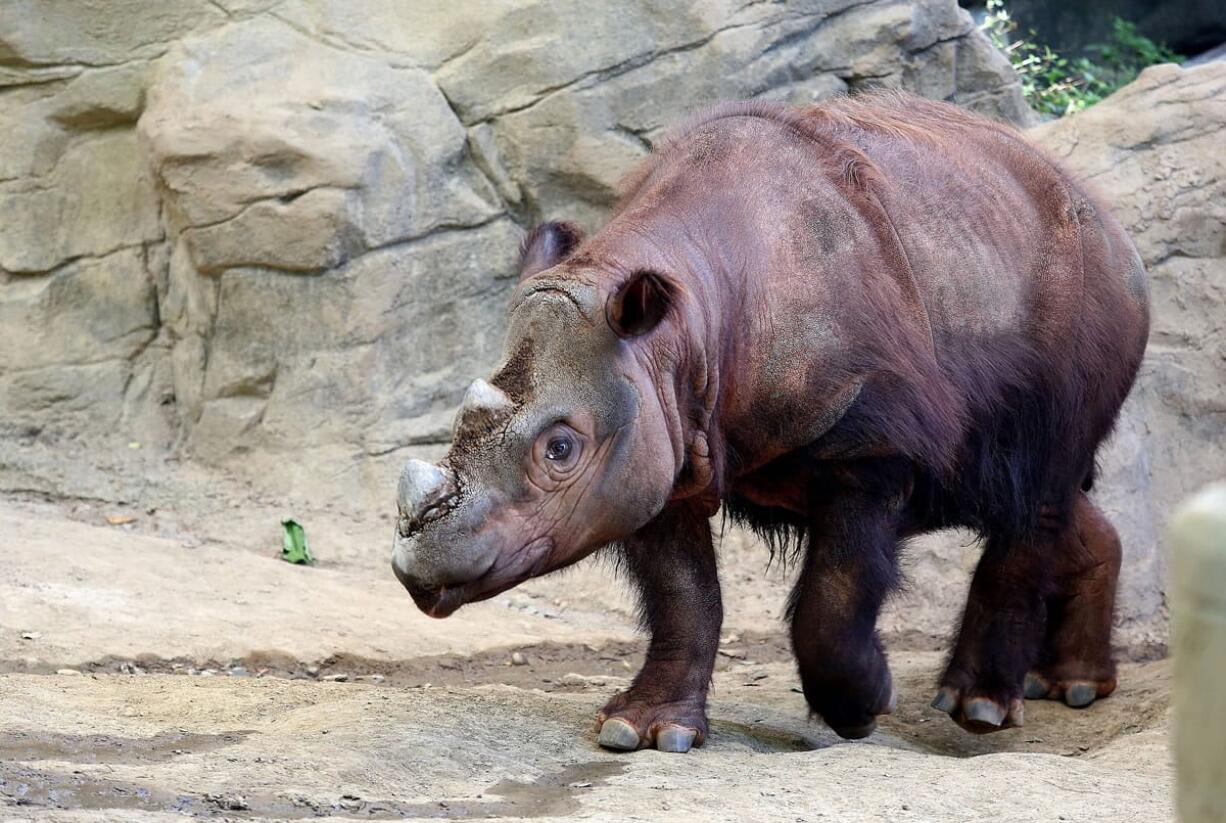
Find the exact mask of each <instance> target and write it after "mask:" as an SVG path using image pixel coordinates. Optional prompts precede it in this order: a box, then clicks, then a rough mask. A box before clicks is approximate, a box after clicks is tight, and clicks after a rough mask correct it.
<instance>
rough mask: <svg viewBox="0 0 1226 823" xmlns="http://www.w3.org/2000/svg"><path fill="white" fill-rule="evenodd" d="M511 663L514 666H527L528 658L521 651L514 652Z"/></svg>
mask: <svg viewBox="0 0 1226 823" xmlns="http://www.w3.org/2000/svg"><path fill="white" fill-rule="evenodd" d="M511 665H512V666H527V665H528V658H526V657H524V656H523V655H522V654H520V653H519V652H514V653H513V654H512V655H511Z"/></svg>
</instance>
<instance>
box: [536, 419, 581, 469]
mask: <svg viewBox="0 0 1226 823" xmlns="http://www.w3.org/2000/svg"><path fill="white" fill-rule="evenodd" d="M536 442H537V446H536V448H537V449H538V451H537V452H536V454H537V456H538V459H541V458H543V459H544V463H545V465H547V466H548V467H549V468H550V470H552V471H554V472H555V473H556V472H569V471H570V470H571V469H573V468H574V467H575V465H576V464H578V462H579V455H580V453H581V452H582V451H583V442H582V440H581V438H580V437H579V435H578V434H576V433H575V431H574V430H573V429H571V427H570V426H568V425H566V424H565V423H557V424H555V425H553V426H550V427H549V428H548V429H546V430H545V432H543V433H542V434H541V436H540V439H539V440H537V441H536Z"/></svg>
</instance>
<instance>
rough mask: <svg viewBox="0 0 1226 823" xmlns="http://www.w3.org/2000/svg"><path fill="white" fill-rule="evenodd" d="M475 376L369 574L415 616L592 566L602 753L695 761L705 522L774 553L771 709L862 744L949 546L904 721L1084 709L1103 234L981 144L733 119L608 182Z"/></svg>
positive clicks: (1093, 210)
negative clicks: (902, 575) (786, 589)
mask: <svg viewBox="0 0 1226 823" xmlns="http://www.w3.org/2000/svg"><path fill="white" fill-rule="evenodd" d="M523 260H524V264H523V273H522V276H521V281H520V284H519V287H518V289H517V291H516V293H515V296H514V298H513V302H512V306H511V314H510V329H509V333H508V337H507V344H506V357H505V360H504V362H503V364H502V365H501V366H500V368H499V369H498V371H497V372H496V374H495V375H493V377H492V378H491V380H490V382H488V383H487V382H485V381H477V382H476V383H475V384H474V385H473V387H472V388H471V389H470V390H469V392H468V394H467V396H466V397H465V400H464V404H463V408H462V409H461V412H460V415H459V417H458V419H457V422H456V431H455V440H454V444H453V446H452V448H451V451H450V452H449V453H448V455H447V457H446V458H445V459H444V460H443V461H442V463H441V464H440V465H438V466H432V465H430V464H427V463H423V462H420V461H411V462H410V463H409V465H408V466H407V467H406V468H405V471H404V475H403V477H402V479H401V485H400V495H399V506H400V517H399V521H398V524H397V536H396V545H395V551H394V561H393V565H394V568H395V571H396V574H397V576H398V577H399V579H400V580H401V581H402V582H403V583H404V585H405V586H406V587H407V588H408V590H409V592H410V593H411V594H412V596H413V598H414V600H415V601H416V602H417V604H418V605H419V606H420V607H421V608H422V609H423V610H424V611H426V612H427V613H429V614H432V615H435V616H439V617H442V616H446V615H448V614H450V613H451V612H453V611H454V610H455V609H457V608H459V607H460V606H461V605H463V604H464V603H467V602H471V601H474V600H480V599H484V598H487V597H491V596H493V595H495V594H497V593H499V592H501V591H505V590H506V589H508V588H510V587H511V586H514V585H516V584H517V583H520V582H522V581H523V580H526V579H528V578H530V577H533V576H536V575H540V574H545V573H547V572H549V571H552V570H555V569H558V568H561V567H563V566H566V565H568V564H570V563H573V562H575V561H577V560H578V559H580V558H582V557H584V556H587V555H588V554H590V553H592V552H593V551H595V550H597V549H598V548H600V547H602V546H605V545H608V544H610V543H616V544H617V546H618V547H619V551H621V552H622V553H623V559H624V566H625V568H626V569H627V570H628V572H629V574H630V576H631V577H632V578H633V580H634V582H635V583H636V585H637V588H638V590H639V592H640V595H641V602H642V610H643V617H644V622H645V624H646V626H647V628H648V629H649V630H650V632H651V643H650V647H649V651H648V654H647V661H646V664H645V665H644V667H643V669H642V671H641V672H640V673H639V674H638V676H637V677H636V678H635V680H634V683H633V685H632V686H631V687H630V688H629V689H628V690H627V691H625V692H623V693H621V694H618V695H617V696H615V697H614V698H613V699H612V700H611V701H610V702H609V703H608V705H606V706H605V708H604V709H603V710H602V711H601V712H600V714H599V721H600V723H601V732H600V742H601V744H602V745H605V746H607V747H610V748H616V749H634V748H640V747H644V746H655V747H656V748H659V749H665V750H670V751H684V750H687V749H689V748H690V747H691V746H692V745H700V744H701V743H702V741H703V738H704V736H705V735H706V733H707V720H706V694H707V686H708V683H709V681H710V678H711V672H712V667H713V665H714V659H715V654H716V648H717V645H718V640H719V630H720V623H721V620H722V608H721V604H720V590H719V579H718V575H717V571H716V559H715V552H714V548H713V544H712V536H711V528H710V524H709V518H710V517H711V515H713V514H714V513H715V512H716V511H717V510H718V509H719V508H720V506H724V507H725V510H726V511H727V512H729V513H730V514H731V515H732V516H733V517H734V518H736V519H738V520H741V521H743V522H745V523H747V524H748V525H750V526H751V527H753V528H754V529H756V530H757V531H758V532H759V533H761V534H762V535H764V536H765V537H766V539H767V540H768V541H770V542H771V544H772V546H777V547H781V548H783V549H784V550H789V549H790V550H792V551H796V552H799V553H800V555H801V561H800V563H801V565H800V573H799V578H798V581H797V583H796V586H795V588H794V589H793V591H792V593H791V598H790V600H789V605H788V616H789V619H790V622H791V631H792V640H793V646H794V648H795V652H796V658H797V661H798V664H799V669H800V679H801V683H802V685H803V688H804V694H805V698H806V700H807V701H808V703H809V705H810V706H811V707H812V709H813V711H815V712H816V713H818V714H820V715H821V716H822V718H823V719H824V720H825V721H826V722H827V723H828V724H829V725H830V726H831V727H832V728H834V729H835V730H836V731H837V732H838V733H839V734H841V735H843V736H845V737H862V736H865V735H867V734H869V733H870V732H871V731H872V730H873V728H874V726H875V723H876V717H877V716H878V715H880V714H883V713H887V712H889V711H891V709H892V707H893V705H894V699H895V698H894V691H893V686H892V682H891V678H890V673H889V669H888V667H887V664H886V658H885V654H884V653H883V650H882V647H881V643H880V640H879V639H878V637H877V633H876V629H875V623H876V620H877V616H878V612H879V610H880V608H881V604H882V602H883V600H884V598H885V597H886V596H887V595H888V594H889V592H890V591H891V590H892V589H894V588H895V587H896V586H897V585H898V583H899V572H898V553H899V545H900V541H903V540H904V539H905V538H907V537H908V536H911V535H915V534H919V533H921V532H925V531H930V530H933V529H938V528H943V527H947V526H965V527H969V528H971V529H974V530H976V531H977V532H978V533H979V534H980V535H981V536H982V538H983V545H984V550H983V556H982V558H981V560H980V562H979V566H978V568H977V569H976V572H975V575H974V580H973V583H972V585H971V590H970V593H969V597H968V601H967V606H966V612H965V616H964V618H963V622H962V627H961V629H960V631H959V632H958V638H957V641H956V644H955V646H954V649H953V652H952V654H951V655H950V659H949V663H948V667H947V668H946V671H945V673H944V675H943V677H942V680H941V688H940V691H939V693H938V695H937V698H936V700H935V701H934V705H935V706H937V707H938V708H940V709H942V710H944V711H946V712H948V713H949V714H950V715H951V717H952V718H953V719H954V720H955V721H957V722H958V723H959V724H961V725H962V726H964V727H965V728H967V729H968V730H971V731H975V732H982V731H993V730H996V729H1000V728H1007V727H1010V726H1016V725H1021V723H1022V720H1023V717H1022V715H1023V698H1024V697H1027V698H1040V697H1044V698H1053V699H1063V700H1064V701H1065V702H1066V703H1068V704H1069V705H1072V706H1084V705H1087V704H1088V703H1090V702H1092V701H1093V700H1094V699H1095V698H1097V697H1102V696H1105V695H1107V694H1109V693H1110V692H1111V691H1112V690H1113V689H1114V687H1115V665H1114V661H1113V659H1112V656H1111V648H1110V632H1111V618H1112V609H1113V605H1114V597H1115V588H1116V580H1117V577H1118V574H1119V566H1120V544H1119V539H1118V537H1117V536H1116V533H1115V530H1114V529H1113V528H1112V526H1111V524H1110V523H1108V522H1107V520H1106V519H1105V518H1104V517H1103V515H1102V513H1101V512H1100V511H1099V510H1098V509H1097V508H1096V507H1095V506H1094V504H1093V503H1092V502H1091V500H1090V498H1089V497H1088V496H1087V494H1086V492H1088V491H1089V489H1090V487H1091V485H1092V478H1093V471H1094V458H1095V452H1096V450H1097V449H1098V446H1099V444H1100V443H1101V442H1102V441H1103V439H1104V438H1105V437H1106V436H1107V434H1108V433H1109V432H1110V430H1111V427H1112V425H1113V423H1114V421H1115V418H1116V416H1117V414H1118V412H1119V409H1120V406H1121V404H1122V403H1123V401H1124V398H1125V396H1126V395H1127V394H1128V391H1129V389H1130V387H1131V385H1132V382H1133V379H1134V377H1135V375H1136V371H1137V368H1138V365H1139V363H1140V361H1141V357H1142V354H1143V352H1144V349H1145V342H1146V337H1147V327H1148V308H1147V287H1146V281H1145V273H1144V270H1143V268H1142V265H1141V262H1140V259H1139V258H1138V256H1137V253H1136V251H1135V249H1134V247H1133V245H1132V243H1131V242H1130V241H1129V239H1128V237H1127V236H1126V235H1125V233H1124V232H1123V230H1122V229H1121V228H1120V226H1119V224H1118V223H1116V221H1115V220H1113V219H1112V218H1111V217H1110V216H1109V215H1108V214H1107V213H1106V211H1105V210H1104V209H1103V207H1102V206H1101V204H1099V203H1098V202H1096V200H1095V199H1094V197H1093V196H1091V195H1090V194H1088V193H1087V192H1086V191H1085V190H1084V188H1083V187H1082V186H1081V185H1080V184H1079V183H1078V182H1076V181H1074V180H1073V179H1071V178H1070V177H1069V176H1068V175H1067V174H1065V173H1064V172H1063V171H1061V170H1060V168H1059V167H1058V166H1057V165H1056V164H1055V163H1054V162H1053V161H1051V160H1050V159H1048V158H1047V157H1046V156H1044V155H1043V154H1042V153H1041V152H1039V151H1038V150H1037V149H1035V148H1034V147H1032V146H1031V145H1029V144H1028V143H1027V142H1026V141H1025V140H1024V139H1023V138H1022V137H1021V136H1019V135H1018V134H1017V133H1016V132H1015V131H1013V130H1012V129H1010V128H1008V127H1006V126H1003V125H1000V124H997V123H993V122H990V121H987V120H985V119H982V118H980V117H977V116H974V115H972V114H969V113H967V112H965V111H962V110H960V109H958V108H955V107H953V106H950V105H945V104H941V103H934V102H930V101H926V100H921V99H917V98H912V97H906V96H901V95H874V96H871V97H867V98H858V99H845V100H838V101H834V102H830V103H825V104H821V105H817V106H812V107H808V108H790V107H787V106H783V105H778V104H770V103H733V104H726V105H722V106H719V107H716V108H715V109H713V110H712V111H710V112H708V113H706V114H704V115H702V116H701V117H698V118H696V119H694V120H692V121H691V122H690V123H688V124H687V125H686V126H684V127H683V128H681V129H680V130H679V131H678V132H677V133H676V135H675V136H673V137H672V138H671V139H669V140H668V141H666V142H665V143H664V144H663V145H662V146H660V147H659V148H658V149H657V150H656V151H655V152H654V153H653V154H652V156H651V157H649V158H648V159H647V160H646V161H645V162H644V163H643V164H642V165H641V166H640V167H639V168H638V169H637V170H635V171H634V172H633V173H632V174H631V176H630V177H629V178H628V180H627V181H626V184H625V196H624V198H623V200H622V202H621V204H620V205H619V207H618V208H617V210H616V212H615V213H614V215H613V217H612V219H611V220H610V221H609V223H608V224H607V225H606V226H605V227H604V228H603V229H602V230H601V231H600V232H599V233H597V234H596V235H594V236H592V237H590V238H584V237H582V235H581V233H580V232H579V231H578V230H577V229H576V228H575V227H574V226H571V225H569V224H565V223H549V224H545V225H544V226H541V227H540V228H538V229H537V230H536V231H534V232H533V233H532V234H531V235H530V236H529V237H528V239H527V240H526V241H525V247H524V255H523Z"/></svg>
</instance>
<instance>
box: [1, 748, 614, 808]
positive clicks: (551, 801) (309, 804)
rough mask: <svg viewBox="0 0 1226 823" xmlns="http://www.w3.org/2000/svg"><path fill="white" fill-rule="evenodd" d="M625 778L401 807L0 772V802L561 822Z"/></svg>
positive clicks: (588, 768)
mask: <svg viewBox="0 0 1226 823" xmlns="http://www.w3.org/2000/svg"><path fill="white" fill-rule="evenodd" d="M624 770H625V764H623V763H618V762H616V761H611V760H601V761H593V762H589V763H578V764H575V765H573V766H569V767H567V768H565V769H563V770H562V771H560V772H556V773H549V774H544V775H542V776H541V777H539V778H537V779H536V780H533V781H530V782H526V781H518V780H503V781H501V782H499V783H496V784H494V785H493V786H491V787H490V788H489V789H487V790H486V792H485V793H484V794H481V795H478V796H477V797H475V798H456V799H446V800H437V801H417V802H401V801H396V800H383V799H376V800H370V799H366V798H362V797H359V796H357V795H352V794H348V795H343V796H341V797H340V798H338V799H336V800H327V801H320V800H317V799H314V798H308V797H305V796H298V795H285V796H269V795H240V794H230V795H220V794H203V795H201V794H193V793H182V794H176V793H174V792H169V791H165V790H162V789H158V788H151V787H148V786H141V785H137V784H135V783H128V782H123V781H118V780H108V779H105V778H100V777H95V776H91V775H86V774H82V773H81V772H79V771H74V772H72V773H71V774H65V773H62V772H55V771H44V770H41V769H35V768H29V767H26V766H15V765H10V764H0V798H3V800H5V801H6V802H7V803H10V804H12V805H15V806H19V807H27V808H51V809H91V810H103V811H107V810H113V811H121V810H122V811H148V812H175V813H178V814H182V815H185V816H189V817H204V818H210V817H224V818H226V819H248V818H264V817H274V818H280V819H285V820H303V819H309V818H314V817H340V818H350V819H358V820H406V819H444V820H467V819H477V818H480V819H490V818H500V817H563V816H567V815H571V814H574V813H575V812H578V811H579V810H580V809H581V808H582V803H581V801H580V798H581V797H582V795H583V794H585V793H586V792H588V791H591V789H592V788H594V787H596V786H600V785H603V784H604V783H605V782H606V781H607V780H608V779H609V778H610V777H613V776H615V775H617V774H620V773H622V772H623V771H624Z"/></svg>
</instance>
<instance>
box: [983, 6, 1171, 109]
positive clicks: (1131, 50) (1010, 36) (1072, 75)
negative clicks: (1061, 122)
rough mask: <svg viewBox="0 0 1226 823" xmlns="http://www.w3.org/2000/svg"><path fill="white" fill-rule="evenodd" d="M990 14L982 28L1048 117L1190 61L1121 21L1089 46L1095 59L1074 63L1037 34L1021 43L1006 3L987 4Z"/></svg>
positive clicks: (1024, 90)
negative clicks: (1145, 72) (1151, 70)
mask: <svg viewBox="0 0 1226 823" xmlns="http://www.w3.org/2000/svg"><path fill="white" fill-rule="evenodd" d="M987 11H988V13H987V16H986V17H985V18H984V21H983V24H982V26H981V27H980V28H981V29H982V30H983V32H984V33H985V34H987V36H988V39H990V40H991V41H992V43H993V45H995V46H996V47H997V48H998V49H1000V50H1001V51H1003V52H1004V53H1005V54H1006V55H1008V57H1009V61H1010V62H1011V63H1013V68H1014V69H1015V70H1016V71H1017V73H1018V76H1019V77H1020V78H1021V81H1022V93H1023V94H1024V95H1025V96H1026V100H1027V102H1029V103H1030V105H1031V106H1033V107H1034V108H1035V109H1036V110H1037V111H1039V112H1040V113H1042V114H1048V115H1054V116H1056V117H1060V116H1063V115H1065V114H1070V113H1072V112H1075V111H1081V110H1082V109H1084V108H1086V107H1087V106H1092V105H1094V104H1095V103H1097V102H1098V101H1099V100H1102V99H1103V98H1104V97H1106V96H1107V95H1108V94H1111V92H1113V91H1115V90H1116V89H1118V88H1120V87H1121V86H1125V85H1127V84H1128V83H1131V82H1132V81H1133V80H1134V79H1135V78H1136V76H1137V75H1138V74H1140V72H1141V70H1142V69H1143V68H1145V67H1146V66H1152V65H1154V64H1155V63H1182V62H1183V60H1184V58H1183V57H1182V56H1180V55H1178V54H1176V53H1175V52H1173V51H1171V50H1170V49H1169V48H1167V47H1166V46H1165V45H1160V44H1157V43H1155V42H1154V41H1153V40H1150V39H1149V38H1148V37H1146V36H1145V35H1143V34H1140V33H1139V32H1138V31H1137V27H1136V26H1135V25H1133V24H1132V23H1130V22H1128V21H1127V20H1121V19H1120V18H1119V17H1116V18H1114V20H1113V21H1112V24H1111V26H1112V31H1111V38H1110V39H1109V40H1108V41H1107V42H1106V43H1096V44H1094V45H1091V46H1087V47H1086V51H1088V52H1090V53H1091V54H1092V55H1094V59H1091V58H1089V57H1078V58H1074V59H1070V58H1067V57H1063V56H1061V55H1059V54H1057V53H1056V52H1054V51H1052V50H1051V48H1049V47H1048V46H1041V45H1039V44H1038V43H1036V42H1035V37H1036V34H1035V32H1034V31H1033V30H1031V31H1030V35H1029V37H1022V38H1015V37H1014V34H1015V32H1016V31H1017V22H1016V21H1015V20H1014V19H1013V18H1012V17H1010V15H1009V10H1008V9H1007V8H1006V7H1005V0H987Z"/></svg>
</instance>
